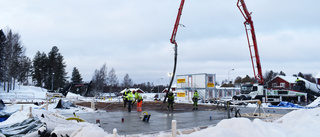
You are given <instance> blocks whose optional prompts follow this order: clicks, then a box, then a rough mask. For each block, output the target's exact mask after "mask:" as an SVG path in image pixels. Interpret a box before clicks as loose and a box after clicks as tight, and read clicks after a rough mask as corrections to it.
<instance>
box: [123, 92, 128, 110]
mask: <svg viewBox="0 0 320 137" xmlns="http://www.w3.org/2000/svg"><path fill="white" fill-rule="evenodd" d="M127 92H128V91H127V90H126V91H124V93H123V96H122V98H123V110H124V109H125V108H126V105H127V101H128V99H127Z"/></svg>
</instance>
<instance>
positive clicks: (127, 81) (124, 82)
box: [122, 73, 133, 87]
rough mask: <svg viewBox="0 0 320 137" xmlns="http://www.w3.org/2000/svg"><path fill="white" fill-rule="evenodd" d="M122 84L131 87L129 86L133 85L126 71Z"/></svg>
mask: <svg viewBox="0 0 320 137" xmlns="http://www.w3.org/2000/svg"><path fill="white" fill-rule="evenodd" d="M122 86H123V87H131V86H133V82H132V79H131V78H130V77H129V74H128V73H127V74H126V75H125V76H124V78H123V82H122Z"/></svg>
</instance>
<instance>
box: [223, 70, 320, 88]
mask: <svg viewBox="0 0 320 137" xmlns="http://www.w3.org/2000/svg"><path fill="white" fill-rule="evenodd" d="M278 75H280V76H286V74H285V73H284V72H283V71H280V72H274V71H273V70H270V71H266V72H265V74H264V75H263V79H264V81H265V83H267V82H269V81H271V80H272V79H273V78H275V77H276V76H278ZM292 76H294V77H297V76H299V77H302V78H304V79H306V80H308V81H310V82H312V83H316V79H315V78H314V77H313V76H312V74H309V73H305V74H304V73H302V72H299V73H297V74H293V75H292ZM247 82H250V83H252V82H257V80H256V79H255V78H254V77H250V76H248V75H246V76H245V77H243V78H242V77H240V76H238V77H236V79H235V80H234V82H232V81H229V82H228V80H224V81H222V83H221V87H234V86H236V87H239V86H240V85H241V84H243V83H247Z"/></svg>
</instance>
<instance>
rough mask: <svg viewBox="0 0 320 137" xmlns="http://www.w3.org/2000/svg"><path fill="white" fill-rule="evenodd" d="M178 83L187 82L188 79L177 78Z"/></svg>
mask: <svg viewBox="0 0 320 137" xmlns="http://www.w3.org/2000/svg"><path fill="white" fill-rule="evenodd" d="M177 83H186V79H177Z"/></svg>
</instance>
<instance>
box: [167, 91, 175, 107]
mask: <svg viewBox="0 0 320 137" xmlns="http://www.w3.org/2000/svg"><path fill="white" fill-rule="evenodd" d="M173 102H174V95H173V92H172V91H170V92H169V94H168V106H167V110H168V111H169V110H170V107H171V111H173Z"/></svg>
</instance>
